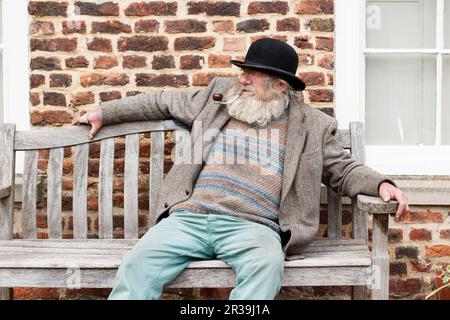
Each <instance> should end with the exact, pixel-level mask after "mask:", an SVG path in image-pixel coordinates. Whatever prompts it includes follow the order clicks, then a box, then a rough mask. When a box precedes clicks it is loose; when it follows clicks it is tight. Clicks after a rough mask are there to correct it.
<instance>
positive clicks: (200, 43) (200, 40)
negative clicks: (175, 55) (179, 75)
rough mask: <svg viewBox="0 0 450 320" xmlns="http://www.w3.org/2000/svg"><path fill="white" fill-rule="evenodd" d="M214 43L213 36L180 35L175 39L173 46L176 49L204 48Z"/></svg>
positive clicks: (210, 46) (212, 45)
mask: <svg viewBox="0 0 450 320" xmlns="http://www.w3.org/2000/svg"><path fill="white" fill-rule="evenodd" d="M215 44H216V38H214V37H182V38H176V39H175V42H174V47H175V50H176V51H182V50H204V49H209V48H212V47H214V46H215Z"/></svg>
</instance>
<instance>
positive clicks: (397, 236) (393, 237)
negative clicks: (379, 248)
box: [388, 229, 403, 242]
mask: <svg viewBox="0 0 450 320" xmlns="http://www.w3.org/2000/svg"><path fill="white" fill-rule="evenodd" d="M388 239H389V241H390V242H400V241H402V240H403V230H402V229H389V230H388Z"/></svg>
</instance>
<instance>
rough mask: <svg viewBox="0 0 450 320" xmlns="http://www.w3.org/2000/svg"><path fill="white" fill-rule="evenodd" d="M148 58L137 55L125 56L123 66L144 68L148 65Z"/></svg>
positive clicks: (126, 67)
mask: <svg viewBox="0 0 450 320" xmlns="http://www.w3.org/2000/svg"><path fill="white" fill-rule="evenodd" d="M146 59H147V58H146V57H141V56H136V55H132V56H124V57H123V64H122V66H123V68H124V69H135V68H144V67H146V66H147V60H146Z"/></svg>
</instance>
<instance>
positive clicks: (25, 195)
mask: <svg viewBox="0 0 450 320" xmlns="http://www.w3.org/2000/svg"><path fill="white" fill-rule="evenodd" d="M38 158H39V151H37V150H32V151H27V152H25V161H24V166H23V181H22V237H23V238H24V239H36V236H37V232H36V184H37V183H36V178H37V163H38Z"/></svg>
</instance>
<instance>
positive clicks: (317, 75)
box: [299, 72, 325, 86]
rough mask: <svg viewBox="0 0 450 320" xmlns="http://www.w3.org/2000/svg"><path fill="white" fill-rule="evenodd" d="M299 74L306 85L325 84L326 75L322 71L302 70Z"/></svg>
mask: <svg viewBox="0 0 450 320" xmlns="http://www.w3.org/2000/svg"><path fill="white" fill-rule="evenodd" d="M299 76H300V78H301V79H302V80H303V81H304V82H305V84H306V86H323V85H324V84H325V76H324V75H323V73H321V72H300V75H299Z"/></svg>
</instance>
